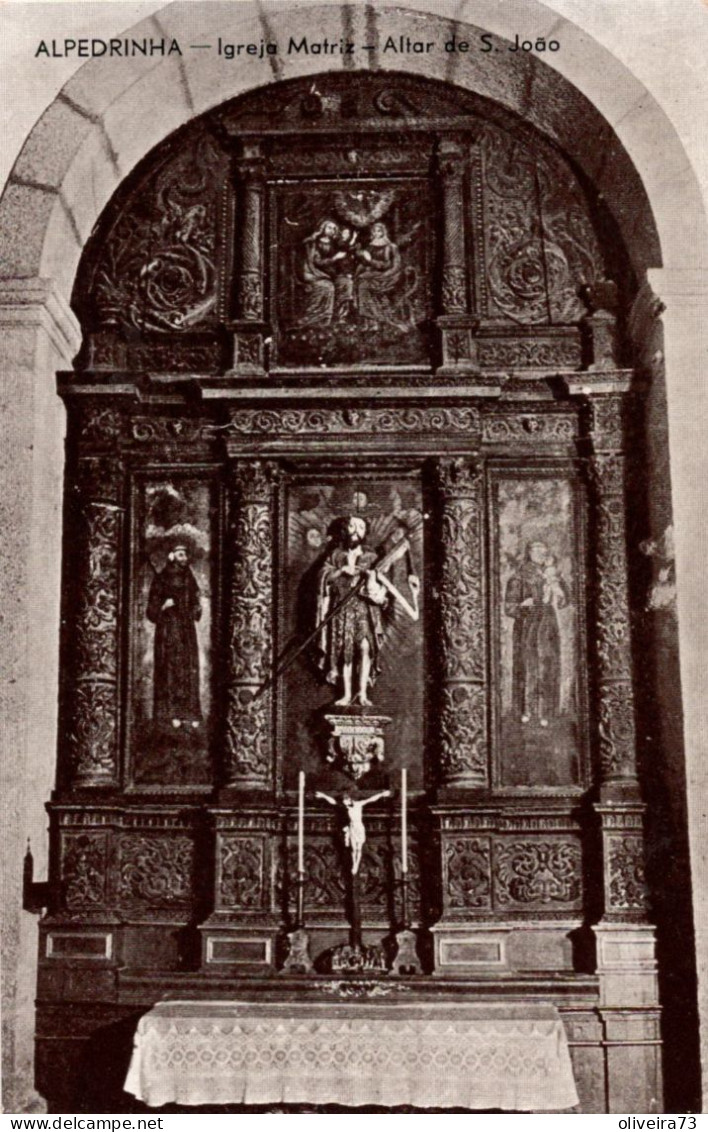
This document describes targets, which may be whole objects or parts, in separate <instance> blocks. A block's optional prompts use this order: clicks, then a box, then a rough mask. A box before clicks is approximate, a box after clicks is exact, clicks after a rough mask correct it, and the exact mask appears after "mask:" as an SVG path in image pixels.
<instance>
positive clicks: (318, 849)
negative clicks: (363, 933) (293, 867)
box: [276, 838, 346, 909]
mask: <svg viewBox="0 0 708 1132" xmlns="http://www.w3.org/2000/svg"><path fill="white" fill-rule="evenodd" d="M289 859H290V860H292V859H294V847H293V848H292V850H291V856H290V858H289ZM305 876H306V878H307V907H308V908H318V909H325V908H327V909H329V908H331V909H341V908H343V907H344V902H345V899H346V891H345V885H344V872H343V870H342V863H341V860H340V856H339V853H338V851H337V846H336V845H335V843H334V841H333V840H332V839H331V838H326V839H324V840H323V839H319V838H318V839H316V840H315V839H311V840H310V841H306V842H305ZM292 879H293V878H292V876H291V877H290V881H291V883H292ZM284 885H285V875H284V867H283V862H282V860H281V862H280V864H279V868H278V873H277V878H276V889H277V891H278V895H279V899H280V901H281V903H282V901H283V889H284ZM289 899H290V902H291V903H292V900H293V899H294V893H293V892H292V891H290V893H289Z"/></svg>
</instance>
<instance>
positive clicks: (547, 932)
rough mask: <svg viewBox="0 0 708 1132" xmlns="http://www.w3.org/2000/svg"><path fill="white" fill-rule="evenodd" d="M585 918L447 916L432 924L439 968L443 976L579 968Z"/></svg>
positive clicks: (506, 974)
mask: <svg viewBox="0 0 708 1132" xmlns="http://www.w3.org/2000/svg"><path fill="white" fill-rule="evenodd" d="M579 928H580V922H579V921H577V920H575V921H573V920H568V921H564V922H556V923H552V922H550V921H544V922H539V923H536V924H530V923H529V922H528V921H524V922H523V923H517V924H513V923H509V924H495V925H493V926H492V925H490V924H470V923H461V922H457V923H456V922H454V921H441V922H440V923H438V924H435V925H434V926H433V927H432V928H431V933H432V935H433V939H434V951H435V969H434V971H433V974H434V975H436V976H438V977H443V978H455V977H459V976H472V975H480V976H483V977H489V976H497V977H505V976H506V977H509V976H512V975H516V974H521V973H523V972H528V971H541V970H549V971H550V970H553V971H568V972H571V971H573V970H576V969H577V967H576V963H577V959H576V952H577V949H578V945H577V944H576V942H575V936H576V935H577V933H578V931H579Z"/></svg>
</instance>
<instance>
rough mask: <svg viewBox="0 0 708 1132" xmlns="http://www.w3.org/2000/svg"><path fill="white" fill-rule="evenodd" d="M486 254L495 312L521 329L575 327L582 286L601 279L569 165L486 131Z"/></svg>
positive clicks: (597, 252)
mask: <svg viewBox="0 0 708 1132" xmlns="http://www.w3.org/2000/svg"><path fill="white" fill-rule="evenodd" d="M482 151H483V160H484V182H485V206H486V224H485V244H486V248H485V254H486V260H487V279H488V286H489V296H490V300H491V302H492V304H493V306H494V307H495V308H496V309H497V310H498V311H500V312H501V313H503V314H504V315H506V316H507V317H509V318H512V319H513V320H514V321H517V322H520V323H524V324H527V325H528V324H529V323H530V324H534V323H535V324H538V323H551V324H561V323H569V322H577V321H579V320H580V318H582V317H583V315H584V314H585V308H584V305H583V303H582V302H581V300H580V298H579V296H578V285H579V282H580V281H585V282H586V283H588V284H592V283H593V282H594V281H595V279H596V278H598V277H602V276H603V275H604V265H603V262H602V257H601V253H600V248H599V245H598V242H597V239H596V237H595V233H594V231H593V228H592V225H591V222H590V217H589V214H588V210H587V207H586V205H585V202H584V200H583V198H582V196H581V193H580V189H579V188H578V187H576V186H575V184H574V182H573V179H572V177H571V176H570V175H569V174H570V170H569V169H568V167H567V166H566V164H565V162H564V160H563V159H562V158H561V157H560V156H559V155H557V154H554V153H553V152H552V151H550V149H549V150H548V151H546V152H539V151H536V150H534V151H533V152H532V151H531V150H530V149H526V147H525V146H524V145H523V144H522V143H520V142H519V141H517V140H516V139H515V138H513V137H512V136H511V135H509V134H506V133H504V132H502V131H501V130H498V129H496V128H495V127H491V126H490V127H487V128H486V129H485V132H484V138H483V142H482Z"/></svg>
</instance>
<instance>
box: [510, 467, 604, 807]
mask: <svg viewBox="0 0 708 1132" xmlns="http://www.w3.org/2000/svg"><path fill="white" fill-rule="evenodd" d="M579 490H580V489H579V487H578V485H577V484H576V483H575V482H574V480H573V479H572V478H571V477H570V476H568V475H567V474H565V473H562V472H555V473H554V472H553V471H552V470H550V469H547V470H543V469H539V470H538V471H533V470H524V471H513V470H508V471H506V470H505V471H503V472H502V471H497V472H496V474H495V475H494V479H493V484H492V495H491V512H490V525H491V531H492V541H493V561H492V567H491V571H492V577H491V582H492V586H491V604H492V610H491V613H492V625H493V626H494V628H493V632H492V638H493V642H494V660H493V671H494V674H495V676H494V681H493V686H494V699H493V704H492V707H493V713H494V716H495V720H496V742H497V759H496V779H497V784H498V785H499V786H501V787H539V788H563V787H570V786H580V785H582V784H583V783H584V782H585V781H586V769H585V761H584V760H585V755H584V750H585V730H586V728H585V694H586V690H585V659H584V645H583V642H584V614H585V601H584V596H583V594H584V590H583V585H582V579H583V578H584V569H585V567H584V561H585V560H584V552H583V531H582V526H581V512H580V500H579Z"/></svg>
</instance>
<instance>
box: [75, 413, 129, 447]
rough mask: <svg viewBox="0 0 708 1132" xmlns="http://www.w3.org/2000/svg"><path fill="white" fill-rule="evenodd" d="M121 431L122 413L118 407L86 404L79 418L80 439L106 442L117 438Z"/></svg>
mask: <svg viewBox="0 0 708 1132" xmlns="http://www.w3.org/2000/svg"><path fill="white" fill-rule="evenodd" d="M122 433H123V414H122V413H121V411H120V409H114V408H112V407H107V406H98V405H87V406H86V407H85V408H84V409H83V411H82V413H81V418H80V425H79V435H80V436H81V439H82V440H86V441H97V442H99V443H101V442H108V441H115V440H119V439H120V437H121V436H122Z"/></svg>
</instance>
